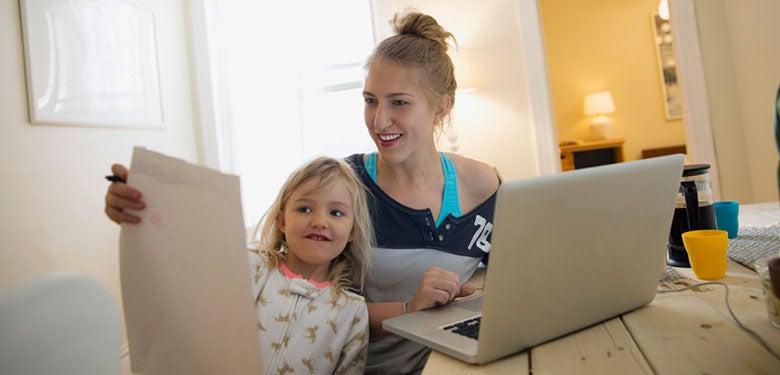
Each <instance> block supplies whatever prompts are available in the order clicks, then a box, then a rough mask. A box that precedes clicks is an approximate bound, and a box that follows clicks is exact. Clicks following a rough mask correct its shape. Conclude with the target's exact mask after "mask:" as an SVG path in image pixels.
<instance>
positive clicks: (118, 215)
mask: <svg viewBox="0 0 780 375" xmlns="http://www.w3.org/2000/svg"><path fill="white" fill-rule="evenodd" d="M111 173H112V174H113V175H114V176H117V177H120V178H121V179H122V180H123V181H127V168H125V166H123V165H121V164H114V165H112V166H111ZM141 198H142V195H141V192H140V191H138V190H136V189H134V188H133V187H131V186H128V185H127V184H125V183H124V182H112V183H111V185H109V187H108V192H107V193H106V208H105V212H106V216H108V218H109V219H111V220H112V221H113V222H115V223H117V224H121V223H130V224H136V223H140V222H141V218H140V217H138V216H135V215H131V214H128V213H125V211H124V210H125V209H131V210H143V209H144V207H145V204H144V202H143V201H141Z"/></svg>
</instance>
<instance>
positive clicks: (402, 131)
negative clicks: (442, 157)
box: [363, 60, 444, 164]
mask: <svg viewBox="0 0 780 375" xmlns="http://www.w3.org/2000/svg"><path fill="white" fill-rule="evenodd" d="M363 99H364V101H365V109H364V115H365V122H366V127H367V128H368V132H369V134H370V135H371V139H373V140H374V143H375V144H376V147H377V150H378V151H379V154H380V155H381V156H382V159H383V160H384V161H385V162H388V163H391V164H392V163H400V162H403V161H405V160H407V159H409V158H410V157H412V156H414V155H415V154H416V153H421V152H429V151H430V150H436V145H435V143H434V137H433V131H434V126H435V125H434V124H436V123H437V122H438V120H440V118H441V116H442V114H443V113H444V111H443V110H442V109H441V108H437V107H435V106H434V105H432V104H431V101H430V100H429V99H428V97H427V96H426V95H425V91H423V89H422V87H420V85H419V84H418V80H417V79H416V72H415V71H414V70H413V69H410V68H405V67H403V66H401V65H399V64H394V63H389V62H385V61H381V60H375V61H373V62H372V63H371V64H370V65H369V67H368V75H367V76H366V83H365V87H364V90H363Z"/></svg>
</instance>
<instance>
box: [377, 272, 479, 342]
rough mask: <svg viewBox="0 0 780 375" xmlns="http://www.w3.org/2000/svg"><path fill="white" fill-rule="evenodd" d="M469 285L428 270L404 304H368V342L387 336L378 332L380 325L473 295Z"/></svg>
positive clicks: (441, 273) (452, 276)
mask: <svg viewBox="0 0 780 375" xmlns="http://www.w3.org/2000/svg"><path fill="white" fill-rule="evenodd" d="M475 290H476V289H475V288H474V286H473V285H469V284H464V285H460V276H459V275H458V274H457V273H455V272H451V271H447V270H445V269H442V268H438V267H431V268H429V269H428V270H426V271H425V274H424V275H423V278H422V281H420V286H419V287H417V291H416V292H415V294H414V296H413V297H412V299H411V300H409V301H408V302H406V301H404V302H370V303H367V304H366V305H368V321H369V329H370V332H371V333H370V337H371V340H374V339H377V338H381V337H385V336H388V335H390V333H389V332H387V331H385V330H384V329H382V321H383V320H385V319H390V318H392V317H396V316H399V315H402V314H404V313H405V312H413V311H417V310H425V309H429V308H431V307H434V306H439V305H444V304H446V303H447V302H449V301H452V300H454V299H455V298H458V297H465V296H468V295H471V294H473V293H474V291H475ZM404 305H406V311H404Z"/></svg>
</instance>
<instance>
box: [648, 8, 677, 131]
mask: <svg viewBox="0 0 780 375" xmlns="http://www.w3.org/2000/svg"><path fill="white" fill-rule="evenodd" d="M651 20H652V25H653V37H654V40H655V52H656V58H657V61H658V71H659V73H660V77H661V91H662V93H663V103H664V112H665V116H666V119H668V120H675V119H680V118H682V97H681V95H682V93H681V92H680V85H679V82H678V81H677V58H676V57H675V54H674V40H673V38H672V25H671V23H669V20H665V19H663V18H661V17H660V16H659V15H658V14H657V13H656V14H653V15H652V16H651Z"/></svg>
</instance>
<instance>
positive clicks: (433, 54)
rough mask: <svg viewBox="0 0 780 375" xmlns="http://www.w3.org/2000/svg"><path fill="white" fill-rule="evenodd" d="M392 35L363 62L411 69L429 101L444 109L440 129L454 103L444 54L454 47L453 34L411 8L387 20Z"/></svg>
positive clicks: (453, 84)
mask: <svg viewBox="0 0 780 375" xmlns="http://www.w3.org/2000/svg"><path fill="white" fill-rule="evenodd" d="M390 22H391V24H392V26H393V31H394V32H395V35H392V36H390V37H388V38H387V39H385V40H383V41H381V42H380V43H379V44H378V45H377V46H376V47H375V48H374V51H373V53H372V54H371V55H370V56H369V57H368V60H367V61H366V68H369V66H370V65H371V63H372V62H373V61H375V60H382V61H386V62H390V63H395V64H399V65H401V66H403V67H406V68H414V69H415V71H416V72H417V74H416V76H417V79H418V82H417V83H418V84H419V85H420V86H421V87H422V88H423V90H424V91H425V95H426V97H427V98H428V101H429V102H430V103H431V104H433V105H436V106H440V105H443V106H445V108H447V113H446V116H443V117H442V119H441V120H440V121H439V122H438V123H437V124H436V126H437V127H438V128H439V130H440V131H441V130H442V128H443V125H444V123H445V122H446V120H447V119H448V118H449V111H450V110H451V109H452V106H453V105H454V104H455V90H456V89H457V88H458V84H457V82H456V81H455V66H454V65H453V64H452V59H450V56H449V55H448V54H447V50H448V49H449V47H450V45H449V44H448V41H449V40H451V41H452V43H453V44H454V45H455V46H457V41H456V40H455V36H453V35H452V33H450V32H448V31H447V30H445V29H444V28H443V27H442V26H441V25H439V23H438V22H436V19H434V18H433V17H431V16H429V15H427V14H423V13H420V12H418V11H416V10H414V9H406V10H404V11H401V12H399V13H396V14H395V15H394V16H393V19H392V20H391V21H390Z"/></svg>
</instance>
